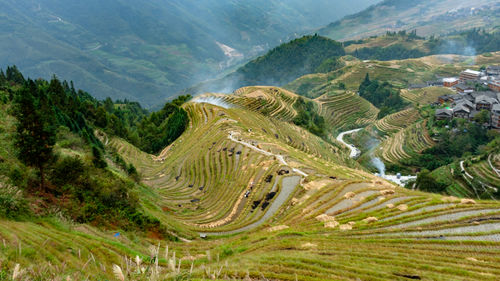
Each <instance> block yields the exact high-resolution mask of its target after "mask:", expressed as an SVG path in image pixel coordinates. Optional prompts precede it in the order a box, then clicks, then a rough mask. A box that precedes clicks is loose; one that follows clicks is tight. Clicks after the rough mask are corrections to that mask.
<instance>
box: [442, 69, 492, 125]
mask: <svg viewBox="0 0 500 281" xmlns="http://www.w3.org/2000/svg"><path fill="white" fill-rule="evenodd" d="M442 85H443V86H444V87H449V88H452V89H455V90H456V92H457V94H455V95H445V96H440V97H439V98H438V102H436V105H444V104H447V105H450V106H449V107H446V108H441V109H437V110H436V115H435V116H436V119H438V120H444V119H453V118H464V119H468V120H472V119H473V118H474V117H475V116H476V115H477V114H479V113H480V112H481V111H482V110H487V111H489V112H490V116H491V120H490V124H488V125H489V126H491V127H492V128H494V129H498V130H500V66H489V67H487V68H486V69H485V70H484V71H474V70H470V69H467V70H465V71H463V72H462V73H460V77H458V78H454V77H453V78H444V79H443V80H442ZM478 86H479V87H480V88H482V89H481V91H476V89H477V88H478ZM485 89H487V90H485Z"/></svg>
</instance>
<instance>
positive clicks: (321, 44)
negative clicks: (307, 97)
mask: <svg viewBox="0 0 500 281" xmlns="http://www.w3.org/2000/svg"><path fill="white" fill-rule="evenodd" d="M344 54H345V52H344V48H343V47H342V46H341V44H340V43H338V42H335V41H333V40H330V39H328V38H325V37H321V36H318V35H308V36H303V37H301V38H298V39H295V40H292V41H290V42H287V43H285V44H282V45H280V46H278V47H276V48H274V49H272V50H270V51H269V52H267V53H266V54H265V55H263V56H260V57H258V58H256V59H254V60H252V61H250V62H248V63H246V64H245V65H243V66H241V67H240V68H238V69H237V70H236V71H234V72H232V73H230V74H228V75H226V76H225V77H223V78H221V79H217V80H211V81H207V82H204V83H201V84H199V85H197V86H195V87H192V88H188V89H186V90H183V92H184V93H191V94H200V93H205V92H232V91H234V90H236V89H238V88H241V87H245V86H255V85H272V86H281V85H284V84H286V83H289V82H291V81H293V80H295V79H297V78H299V77H300V76H302V75H306V74H309V73H314V72H318V71H317V69H318V68H319V67H320V66H321V65H322V63H323V62H324V61H325V60H327V59H334V58H337V57H340V56H343V55H344Z"/></svg>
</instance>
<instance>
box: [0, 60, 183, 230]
mask: <svg viewBox="0 0 500 281" xmlns="http://www.w3.org/2000/svg"><path fill="white" fill-rule="evenodd" d="M187 99H189V97H179V98H178V99H176V100H174V101H173V102H172V103H167V104H166V105H165V107H164V108H163V109H162V110H160V111H159V112H155V113H152V114H149V113H148V112H147V111H145V110H144V109H142V108H141V106H140V105H139V104H138V103H131V102H128V101H116V102H115V103H113V102H112V101H111V99H107V100H105V101H99V100H97V99H95V98H93V97H92V96H90V95H89V94H88V93H86V92H83V91H81V90H76V89H75V88H74V86H73V83H67V82H66V81H63V82H61V81H60V80H58V79H57V78H56V77H55V76H54V77H53V78H52V79H51V80H50V81H46V80H42V79H38V80H31V79H29V78H24V76H23V75H22V74H21V72H19V70H18V69H17V68H16V67H15V66H13V67H7V69H6V71H5V72H4V71H3V70H0V103H1V105H0V115H1V119H2V122H1V124H0V133H1V134H0V138H1V142H2V149H1V150H0V178H1V179H2V184H11V185H12V186H13V187H12V188H11V189H6V190H2V191H0V205H1V209H2V211H1V215H3V216H7V217H10V218H18V219H19V218H20V219H22V218H29V217H38V216H40V217H44V216H47V215H50V213H49V212H50V210H52V209H54V208H56V209H59V210H60V211H61V212H62V213H63V214H64V216H67V217H69V218H71V219H72V220H74V221H76V222H79V223H92V224H94V225H99V226H104V227H115V228H116V227H118V228H122V229H129V230H137V231H140V232H144V233H156V234H155V235H159V236H160V237H164V238H169V237H170V234H169V233H168V231H167V230H166V228H165V225H162V224H161V223H160V222H159V221H158V220H157V219H156V218H154V217H150V216H149V215H147V214H145V213H144V211H143V210H142V208H141V207H140V205H139V198H138V197H137V195H136V190H137V187H136V185H137V182H138V181H139V180H140V175H139V174H138V173H137V170H136V167H134V166H133V165H132V164H130V163H126V162H125V161H124V160H123V159H122V158H121V157H120V156H119V155H118V154H117V153H116V152H115V151H112V150H108V149H105V146H104V142H107V141H108V140H101V139H102V134H106V133H107V134H110V135H116V136H121V137H124V138H127V139H131V141H132V142H135V143H136V144H137V145H138V146H139V147H141V148H142V149H144V150H145V151H148V152H158V151H159V150H160V149H161V148H163V147H165V146H166V145H168V144H170V143H172V142H173V141H174V140H175V139H177V137H179V136H180V134H182V133H183V132H184V130H185V128H186V125H187V122H188V121H189V119H188V117H187V113H186V112H185V111H184V110H183V109H182V108H181V107H180V106H181V105H182V103H184V102H185V101H186V100H187ZM159 130H162V131H161V132H160V131H159ZM107 167H111V168H110V169H108V168H107ZM116 171H120V173H122V175H119V174H117V172H116ZM6 192H7V193H6ZM11 192H14V193H16V192H17V193H18V194H20V195H21V194H24V196H21V197H14V198H10V196H12V194H11ZM170 238H172V237H170Z"/></svg>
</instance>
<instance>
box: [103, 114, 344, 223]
mask: <svg viewBox="0 0 500 281" xmlns="http://www.w3.org/2000/svg"><path fill="white" fill-rule="evenodd" d="M186 109H187V110H188V111H189V112H190V115H191V116H190V117H191V122H192V124H191V125H190V127H191V128H192V129H190V130H189V132H188V133H186V134H185V135H184V136H183V137H181V138H180V139H179V140H178V141H177V142H176V143H174V144H173V145H172V146H171V147H168V148H167V149H166V150H165V151H164V152H162V153H161V154H160V156H159V157H155V156H151V155H146V154H144V153H141V152H140V151H138V150H137V149H135V148H133V147H132V146H130V145H128V144H126V143H125V142H123V141H121V140H119V139H113V140H111V141H110V143H109V145H110V146H112V147H114V148H115V149H117V151H118V152H119V153H120V154H121V155H123V156H124V158H125V159H126V160H127V161H130V162H132V163H134V165H135V166H136V167H139V171H140V172H141V174H143V175H144V183H145V184H146V185H149V186H153V187H155V188H156V189H157V190H158V191H159V193H160V194H161V196H162V199H163V200H161V201H160V202H161V204H162V205H163V207H164V208H165V209H169V210H175V211H173V216H174V217H175V218H176V219H178V220H179V221H182V222H183V223H184V224H185V225H186V227H188V228H189V229H192V230H196V231H203V232H210V231H215V230H216V231H217V232H225V231H231V230H236V229H239V228H243V227H245V226H247V225H251V224H254V223H255V222H257V221H259V220H260V219H261V218H262V217H264V216H265V215H266V214H267V212H268V206H269V205H271V203H272V202H273V199H275V198H277V197H278V194H279V192H280V191H281V190H283V189H284V186H283V182H286V181H287V178H288V177H290V176H293V174H294V172H293V169H294V168H301V169H302V170H305V171H307V170H308V169H311V168H310V167H308V166H310V165H311V164H313V165H316V164H315V163H318V162H319V163H321V162H323V163H324V164H327V163H328V162H329V163H335V162H338V163H340V161H341V159H342V157H345V155H344V153H345V151H344V150H343V149H340V148H338V147H335V146H332V145H330V144H329V143H327V142H325V141H323V140H322V139H320V138H318V137H316V136H313V135H311V134H309V133H307V132H306V131H304V130H303V129H301V128H298V127H296V126H294V125H292V124H289V123H286V122H282V121H279V120H273V121H271V122H269V121H267V120H265V118H266V117H264V116H263V115H261V114H256V113H253V111H249V110H245V113H244V114H243V115H242V114H241V112H242V109H240V108H238V109H223V108H220V107H217V106H213V105H209V104H189V105H187V107H186ZM230 132H231V133H232V132H234V134H235V135H236V136H237V137H238V139H239V140H241V141H244V142H245V144H250V145H251V146H253V147H255V148H256V149H252V148H251V147H248V146H245V145H242V144H240V143H238V142H235V141H232V140H231V139H230V138H229V137H228V134H229V133H230ZM232 134H233V133H232ZM257 148H258V149H257ZM256 150H263V151H266V152H270V153H272V154H274V155H283V156H284V157H285V158H286V159H287V163H288V165H283V163H281V162H280V161H278V159H276V157H270V156H268V155H266V154H263V153H259V152H258V151H256ZM301 158H302V159H305V161H304V160H301V161H299V159H301ZM308 162H309V163H311V164H308ZM334 170H335V169H334ZM334 170H333V171H334ZM280 171H281V172H280ZM283 171H284V172H283ZM285 172H286V173H285ZM346 176H348V173H347V174H346ZM294 190H295V189H293V191H294ZM271 193H275V194H274V195H273V196H274V197H271V198H269V199H267V200H266V199H265V198H266V197H268V196H271V195H269V194H271ZM292 193H293V192H292ZM285 199H287V198H285ZM160 202H158V203H159V204H160ZM228 202H231V203H230V204H228ZM266 202H267V203H266Z"/></svg>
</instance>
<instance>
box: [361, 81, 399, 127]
mask: <svg viewBox="0 0 500 281" xmlns="http://www.w3.org/2000/svg"><path fill="white" fill-rule="evenodd" d="M359 95H360V96H361V97H363V98H365V99H366V100H368V101H369V102H371V103H372V104H373V105H374V106H376V107H378V108H380V112H379V113H378V118H382V117H384V116H386V115H389V114H391V113H395V112H397V111H399V110H401V109H402V108H404V107H405V106H406V105H407V103H405V102H404V101H403V99H402V98H401V96H400V95H399V91H398V90H396V89H394V87H393V86H392V85H391V84H390V83H388V82H382V83H381V82H379V81H378V80H373V81H372V80H370V75H369V74H368V73H367V74H366V77H365V80H364V81H363V83H361V85H360V86H359Z"/></svg>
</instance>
